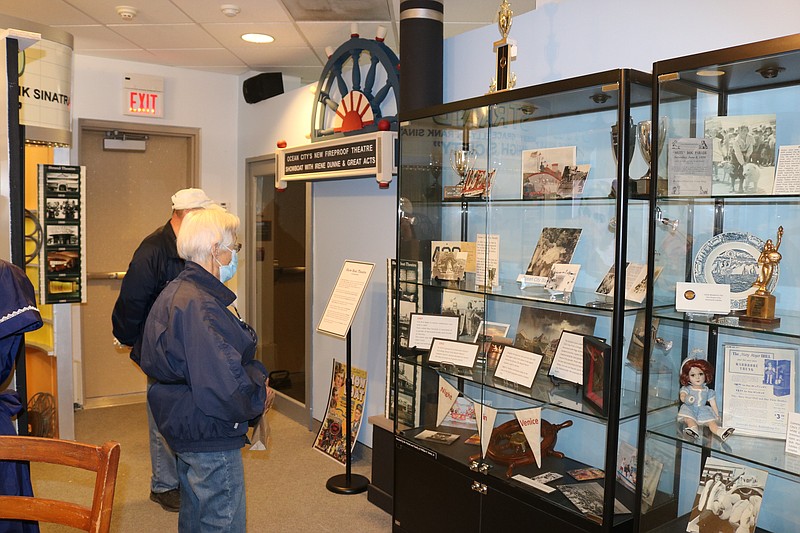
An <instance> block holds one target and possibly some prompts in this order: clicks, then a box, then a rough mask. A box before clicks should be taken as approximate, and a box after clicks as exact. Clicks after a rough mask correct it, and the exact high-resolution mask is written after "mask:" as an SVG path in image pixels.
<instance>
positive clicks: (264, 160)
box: [244, 153, 314, 430]
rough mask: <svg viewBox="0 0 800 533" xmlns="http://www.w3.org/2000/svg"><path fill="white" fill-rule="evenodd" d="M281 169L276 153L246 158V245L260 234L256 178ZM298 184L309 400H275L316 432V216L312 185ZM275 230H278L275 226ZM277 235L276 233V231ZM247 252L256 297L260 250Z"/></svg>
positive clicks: (251, 301)
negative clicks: (300, 191) (303, 205)
mask: <svg viewBox="0 0 800 533" xmlns="http://www.w3.org/2000/svg"><path fill="white" fill-rule="evenodd" d="M276 169H277V166H276V160H275V154H274V153H272V154H267V155H261V156H256V157H249V158H247V159H245V198H246V201H245V220H246V223H245V224H244V225H245V228H246V230H245V239H246V241H245V242H248V243H254V242H256V235H255V224H254V221H255V215H256V214H255V206H254V203H253V200H254V195H252V194H251V193H252V187H253V186H254V183H255V178H256V177H257V176H269V175H272V176H274V175H275V172H276ZM295 185H303V186H305V188H306V189H305V202H306V220H305V224H306V236H305V268H306V276H305V305H304V309H305V311H304V314H305V323H306V328H305V333H304V335H305V355H304V357H305V380H306V387H305V400H304V402H303V403H300V402H298V401H297V400H295V399H294V398H290V397H289V396H287V395H285V394H283V393H282V392H280V391H275V392H276V395H275V396H276V397H275V407H276V408H277V409H278V410H279V411H280V412H281V414H283V415H286V416H288V417H289V418H291V419H292V420H295V421H297V422H298V423H300V424H303V425H306V426H307V427H308V429H309V430H312V429H313V422H314V421H313V419H312V416H311V392H312V389H313V381H314V379H313V375H312V365H311V338H312V336H311V327H310V324H311V323H312V322H311V320H312V319H311V296H312V294H313V279H312V276H311V273H312V272H313V269H312V254H311V250H312V248H311V246H312V241H311V221H312V219H313V213H312V202H311V184H310V183H298V184H295ZM265 186H266V187H272V190H273V194H274V190H275V189H274V186H273V184H272V183H265ZM273 229H274V227H273ZM273 233H274V231H273ZM245 248H246V250H247V254H246V261H247V267H248V268H247V271H246V276H245V288H246V290H247V292H248V294H252V291H254V290H255V286H256V279H255V278H256V268H255V265H256V249H255V248H256V247H255V246H246V247H245ZM247 316H248V317H249V319H250V320H251V321H255V318H256V317H257V316H258V309H257V302H256V301H255V298H248V299H247Z"/></svg>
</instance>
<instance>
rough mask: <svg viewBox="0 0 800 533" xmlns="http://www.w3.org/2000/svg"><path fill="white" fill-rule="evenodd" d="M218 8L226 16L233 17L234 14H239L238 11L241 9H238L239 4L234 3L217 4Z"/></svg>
mask: <svg viewBox="0 0 800 533" xmlns="http://www.w3.org/2000/svg"><path fill="white" fill-rule="evenodd" d="M219 9H220V11H222V14H223V15H225V16H226V17H235V16H236V15H238V14H239V11H241V9H239V6H237V5H235V4H222V5H221V6H219Z"/></svg>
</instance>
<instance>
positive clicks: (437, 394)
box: [390, 70, 676, 532]
mask: <svg viewBox="0 0 800 533" xmlns="http://www.w3.org/2000/svg"><path fill="white" fill-rule="evenodd" d="M651 100H652V88H651V76H650V75H649V74H643V73H641V72H637V71H632V70H612V71H607V72H602V73H597V74H592V75H587V76H582V77H579V78H573V79H569V80H564V81H558V82H553V83H547V84H543V85H539V86H534V87H527V88H521V89H516V90H512V91H504V92H497V93H492V94H488V95H486V96H483V97H479V98H474V99H470V100H466V101H462V102H455V103H451V104H445V105H441V106H437V107H434V108H430V109H424V110H419V111H413V112H409V113H406V114H405V116H402V115H401V125H400V164H399V177H398V250H397V260H396V261H395V262H394V268H392V269H391V272H392V273H391V275H390V279H391V284H392V289H391V293H392V302H391V307H392V309H393V313H394V324H393V327H392V331H393V339H392V340H393V347H392V358H391V359H392V367H393V368H392V370H393V372H392V373H393V378H392V379H391V385H392V387H391V391H392V392H391V403H392V405H393V406H394V407H395V410H394V412H395V415H396V416H395V417H394V419H395V434H396V436H395V439H396V448H395V493H394V494H395V496H394V498H395V499H394V528H395V531H414V532H419V531H443V530H447V531H501V530H503V528H505V527H517V526H518V524H519V523H525V522H526V520H530V523H536V524H537V526H541V527H545V526H549V527H558V528H561V529H560V530H562V531H630V530H631V528H632V524H633V513H634V511H635V509H636V505H637V499H636V498H635V489H636V486H637V481H636V471H635V467H636V464H637V453H636V449H637V445H638V442H639V431H640V420H639V419H640V414H641V407H642V401H641V400H642V381H643V380H642V378H643V359H644V358H643V354H644V353H645V352H644V351H643V350H644V347H645V344H644V341H645V337H647V335H646V334H645V331H646V329H645V326H646V318H647V316H646V313H645V301H646V300H645V295H646V286H647V277H648V276H647V251H648V242H649V239H648V231H647V229H648V221H649V219H650V196H651V195H650V191H651V190H653V189H654V188H655V187H656V186H657V185H658V184H659V183H660V182H659V181H658V180H657V179H656V178H654V177H653V176H654V175H655V172H651V171H650V169H649V168H650V165H649V155H650V149H649V146H650V143H651V141H652V139H654V138H655V137H654V135H653V128H652V127H651V114H652V109H651ZM651 174H652V175H651ZM615 280H616V281H615ZM666 349H667V347H666V346H663V347H662V350H666ZM665 372H667V369H665ZM675 379H676V377H675V376H673V375H671V374H669V375H668V374H664V376H663V379H662V380H661V382H659V380H657V379H655V380H654V379H651V380H650V381H651V384H650V387H652V388H654V389H657V390H656V391H655V392H654V397H653V398H651V401H653V402H654V403H655V401H654V398H655V399H658V398H659V397H660V396H659V394H662V393H663V395H664V396H663V400H662V401H663V405H671V404H672V402H673V396H674V394H675V393H676V391H675V390H674V388H673V387H672V382H673V381H674V380H675ZM515 525H516V526H515Z"/></svg>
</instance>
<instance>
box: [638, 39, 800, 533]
mask: <svg viewBox="0 0 800 533" xmlns="http://www.w3.org/2000/svg"><path fill="white" fill-rule="evenodd" d="M653 75H654V80H657V83H656V85H655V87H654V104H653V116H652V119H651V120H652V121H653V122H659V123H660V124H662V128H661V129H659V130H657V131H656V135H657V136H658V141H654V143H653V146H654V148H653V159H656V160H657V161H658V168H659V172H660V174H661V175H662V176H663V179H664V180H665V182H666V185H667V187H665V188H664V189H663V190H661V191H653V192H654V194H653V196H652V204H653V206H654V208H653V216H652V218H651V228H652V232H651V236H652V242H651V250H650V253H649V257H650V268H651V270H653V269H660V270H661V276H660V277H659V278H658V279H656V280H655V282H654V284H652V287H651V290H650V293H651V294H652V295H653V298H652V302H651V306H650V308H651V309H652V317H651V318H652V320H651V326H652V328H653V329H657V336H658V337H661V338H663V339H664V340H665V341H666V342H668V343H670V344H671V345H672V346H673V348H672V349H671V350H670V351H669V352H668V353H663V352H661V353H655V352H654V353H653V354H652V355H651V357H649V358H648V361H646V363H647V367H648V370H647V371H646V373H645V380H644V385H643V387H644V389H645V390H647V391H648V394H647V397H646V398H645V400H646V405H647V407H646V415H645V416H644V417H642V424H643V429H642V432H641V433H640V437H641V441H642V442H641V446H643V447H644V450H645V454H644V457H647V458H650V459H651V461H652V462H653V464H657V465H658V468H659V470H660V479H659V480H658V488H657V491H658V494H657V497H656V499H655V501H654V502H653V505H652V506H650V505H642V511H643V512H642V515H641V519H640V527H639V529H640V530H641V531H659V532H661V531H664V532H672V531H676V532H677V531H681V532H683V531H687V527H688V528H689V529H690V530H691V529H693V528H694V529H700V531H703V530H711V529H713V530H714V531H716V530H724V531H728V530H730V531H734V530H735V531H751V530H752V528H753V527H755V526H754V524H755V525H757V526H758V531H769V532H772V533H783V532H787V531H798V530H800V515H798V513H797V512H796V509H795V507H796V501H797V494H798V491H799V490H800V457H798V456H797V455H793V454H791V453H787V452H786V451H785V445H786V430H787V418H788V416H789V415H790V414H792V413H794V412H796V411H797V394H796V392H797V384H798V380H797V365H798V363H799V362H800V361H799V360H798V353H800V352H799V351H798V350H799V349H800V313H799V312H798V301H800V271H799V270H798V261H797V259H798V255H797V252H798V246H797V242H798V235H800V209H799V208H800V189H798V187H796V186H794V185H792V184H791V183H789V181H792V180H796V177H797V173H796V172H790V173H789V176H790V178H791V179H790V180H789V181H787V179H786V177H785V176H786V174H785V171H786V170H787V166H784V167H783V170H784V172H783V173H781V172H780V168H779V167H780V165H779V164H778V163H779V161H778V156H779V153H780V152H781V151H782V150H785V153H784V155H783V156H782V157H784V156H788V155H790V153H791V152H792V150H796V147H797V145H799V144H800V117H798V113H797V102H798V101H800V35H794V36H789V37H783V38H779V39H773V40H769V41H764V42H759V43H753V44H747V45H742V46H736V47H732V48H727V49H722V50H716V51H712V52H704V53H701V54H695V55H692V56H686V57H681V58H676V59H670V60H665V61H660V62H658V63H655V64H654V68H653ZM679 144H680V145H682V146H692V145H693V144H694V145H696V146H702V145H703V144H705V145H706V146H707V147H708V149H709V150H710V153H711V155H712V161H709V164H708V167H707V168H706V169H705V170H704V171H703V172H696V171H695V172H692V173H691V174H689V173H687V171H686V170H685V166H684V163H685V159H684V158H683V156H682V154H680V153H677V152H676V149H678V145H679ZM659 145H661V146H662V147H663V148H662V151H661V152H656V149H655V147H656V146H659ZM701 152H702V150H700V151H698V152H696V153H701ZM789 164H790V161H789V160H786V161H783V162H781V165H789ZM687 174H688V176H687ZM792 174H793V175H794V177H791V176H792ZM781 175H782V176H784V177H781ZM779 228H783V230H782V231H783V237H782V239H781V237H779V235H778V233H779ZM768 240H771V241H772V243H773V244H778V243H779V241H780V240H782V241H783V242H782V244H780V247H779V252H780V254H782V256H783V259H782V260H781V261H780V262H779V263H778V264H777V265H775V267H774V271H773V273H772V277H771V280H770V282H769V283H768V284H767V289H768V292H771V293H772V294H773V295H774V296H775V297H776V300H777V306H776V309H775V315H776V316H777V317H779V318H780V319H781V321H780V324H776V323H774V322H773V323H770V321H769V320H763V318H765V317H760V318H758V317H757V318H758V319H756V320H753V319H748V315H749V314H752V311H753V308H752V303H748V298H749V297H750V296H751V295H753V294H755V293H756V291H757V286H755V285H754V283H757V282H758V278H759V273H760V272H762V270H761V266H760V265H759V263H758V260H759V256H760V255H761V253H762V251H763V250H764V248H765V247H766V243H767V241H768ZM684 282H699V283H703V284H706V286H709V287H717V288H718V287H730V294H731V305H730V310H729V311H728V310H727V309H725V310H722V311H716V312H703V310H702V309H700V308H695V309H690V310H689V311H685V310H684V309H685V307H684V306H685V305H686V303H685V301H686V300H687V299H688V298H690V297H691V296H693V294H694V293H690V292H688V291H691V290H694V287H691V286H690V287H688V288H686V287H685V286H682V285H678V284H679V283H684ZM748 308H750V310H748ZM678 309H682V311H678ZM695 359H704V360H706V361H708V362H709V363H710V364H711V365H712V368H713V372H710V373H709V375H708V377H709V378H713V383H711V384H710V388H711V389H713V390H714V395H715V398H716V403H717V405H718V408H719V411H720V413H721V420H719V421H718V425H719V429H717V432H716V433H715V432H713V431H712V429H715V428H714V426H713V425H711V424H706V425H703V424H700V425H699V429H698V433H699V435H698V436H695V435H692V434H691V432H686V430H685V428H686V427H687V426H690V425H691V421H690V420H688V419H687V418H679V417H678V414H679V408H680V407H681V403H680V401H679V394H680V387H681V383H679V380H678V376H679V375H680V372H681V369H682V368H689V366H687V365H695V364H697V363H696V362H694V361H693V360H695ZM690 361H691V362H690ZM771 369H772V370H771ZM776 371H777V373H782V374H783V375H782V377H780V378H778V377H777V374H776V373H775V372H776ZM665 372H666V373H669V374H670V375H671V376H672V377H671V379H670V380H664V379H663V376H664V373H665ZM709 381H710V379H709ZM656 396H657V397H656ZM664 398H672V400H671V401H670V402H667V403H666V404H665V403H664V401H663V400H664ZM728 427H731V428H733V429H734V432H733V434H732V435H731V436H730V437H728V438H726V439H722V438H720V434H721V433H722V432H723V431H724V430H725V429H726V428H728ZM640 466H642V465H641V464H640ZM717 476H718V477H719V481H720V483H721V485H719V486H720V487H723V486H724V490H722V491H721V492H719V493H716V494H717V496H713V497H712V496H710V495H709V494H710V493H712V490H713V489H714V487H715V484H714V478H715V477H717ZM706 489H708V490H706ZM734 505H736V506H737V509H740V510H739V511H737V513H736V514H734V513H733V506H734Z"/></svg>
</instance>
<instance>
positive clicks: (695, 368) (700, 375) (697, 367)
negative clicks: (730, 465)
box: [678, 359, 734, 441]
mask: <svg viewBox="0 0 800 533" xmlns="http://www.w3.org/2000/svg"><path fill="white" fill-rule="evenodd" d="M713 381H714V367H712V366H711V363H709V362H708V361H706V360H705V359H687V360H686V361H685V362H684V363H683V366H681V375H680V383H681V390H680V394H679V398H680V400H681V407H680V409H679V410H678V422H683V423H684V424H686V427H685V428H684V430H683V433H684V435H686V436H687V437H691V438H692V439H698V438H700V433H701V430H700V427H699V426H708V429H710V430H711V433H713V434H714V435H716V436H717V437H719V438H720V440H722V441H725V439H727V438H728V437H730V436H731V434H732V433H733V429H734V428H723V427H721V426H720V425H719V420H720V418H719V409H717V399H716V394H715V393H714V389H709V388H708V385H710V384H711V383H712V382H713Z"/></svg>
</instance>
